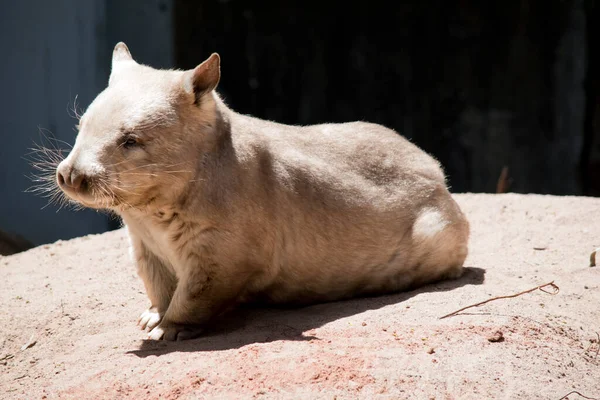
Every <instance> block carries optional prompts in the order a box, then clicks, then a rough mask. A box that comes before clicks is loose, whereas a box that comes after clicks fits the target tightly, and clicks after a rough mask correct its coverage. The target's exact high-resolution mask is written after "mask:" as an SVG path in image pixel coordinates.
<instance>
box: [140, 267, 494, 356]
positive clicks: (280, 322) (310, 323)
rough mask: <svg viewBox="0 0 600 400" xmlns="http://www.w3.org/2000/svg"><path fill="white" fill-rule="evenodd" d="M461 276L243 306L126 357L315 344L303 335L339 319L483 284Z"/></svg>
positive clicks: (474, 276)
mask: <svg viewBox="0 0 600 400" xmlns="http://www.w3.org/2000/svg"><path fill="white" fill-rule="evenodd" d="M465 270H466V271H465V273H464V274H463V276H462V277H461V278H459V279H456V280H451V281H443V282H439V283H435V284H431V285H427V286H424V287H421V288H419V289H416V290H413V291H410V292H402V293H397V294H392V295H385V296H378V297H368V298H357V299H352V300H346V301H339V302H332V303H324V304H317V305H312V306H307V307H302V308H260V307H256V306H243V307H240V308H239V309H237V310H234V311H232V312H230V313H228V314H226V315H224V316H222V317H220V318H218V319H216V320H215V321H214V322H213V323H212V324H211V327H209V328H207V330H206V331H205V333H204V335H203V336H202V337H200V338H198V339H193V340H186V341H180V342H164V341H159V342H157V341H153V340H146V341H144V342H142V345H141V346H140V348H139V349H137V350H131V351H129V352H128V354H134V355H136V356H138V357H142V358H144V357H148V356H160V355H163V354H168V353H172V352H200V351H218V350H229V349H236V348H240V347H243V346H246V345H248V344H253V343H268V342H273V341H277V340H292V341H305V340H313V339H316V340H318V339H319V338H318V337H315V336H310V335H305V334H304V332H306V331H310V330H311V329H314V328H318V327H320V326H323V325H325V324H327V323H329V322H332V321H335V320H338V319H340V318H344V317H348V316H351V315H355V314H360V313H362V312H365V311H368V310H377V309H379V308H382V307H385V306H387V305H391V304H397V303H401V302H403V301H405V300H407V299H410V298H411V297H414V296H418V295H420V294H422V293H428V292H446V291H450V290H453V289H456V288H459V287H462V286H465V285H480V284H482V283H483V282H484V278H485V270H484V269H481V268H475V267H468V268H465Z"/></svg>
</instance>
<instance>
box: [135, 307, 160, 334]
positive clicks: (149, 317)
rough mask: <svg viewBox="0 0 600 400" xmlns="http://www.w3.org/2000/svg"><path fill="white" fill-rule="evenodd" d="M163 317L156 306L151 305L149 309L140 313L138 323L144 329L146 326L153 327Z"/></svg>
mask: <svg viewBox="0 0 600 400" xmlns="http://www.w3.org/2000/svg"><path fill="white" fill-rule="evenodd" d="M161 319H162V316H161V315H160V314H159V312H158V310H157V309H156V307H150V308H149V309H147V310H146V311H144V312H143V313H142V315H140V317H139V318H138V322H137V323H138V325H139V326H140V328H141V329H142V330H143V329H146V328H148V329H152V328H154V327H155V326H156V325H158V323H159V322H160V320H161Z"/></svg>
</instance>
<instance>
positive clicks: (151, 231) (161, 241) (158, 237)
mask: <svg viewBox="0 0 600 400" xmlns="http://www.w3.org/2000/svg"><path fill="white" fill-rule="evenodd" d="M164 218H165V217H164V213H163V214H161V215H160V216H152V215H150V216H149V215H144V214H142V213H128V214H127V215H123V221H124V222H125V225H126V226H127V230H128V232H129V235H130V237H131V240H132V241H133V242H135V241H136V240H139V241H141V242H142V243H143V245H144V246H145V247H146V249H147V250H148V251H150V252H151V253H153V254H154V255H155V256H156V257H158V258H159V259H161V261H163V263H164V264H165V265H167V266H168V267H170V268H172V269H173V272H175V273H176V274H177V270H178V266H179V265H180V263H181V254H179V253H178V251H177V250H176V247H175V246H174V244H173V241H172V238H171V236H172V232H171V229H170V226H169V225H168V224H164V222H163V221H164Z"/></svg>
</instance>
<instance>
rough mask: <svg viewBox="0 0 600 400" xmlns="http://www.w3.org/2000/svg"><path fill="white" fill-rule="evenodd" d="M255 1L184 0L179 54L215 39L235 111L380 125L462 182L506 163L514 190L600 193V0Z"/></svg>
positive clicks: (489, 188)
mask: <svg viewBox="0 0 600 400" xmlns="http://www.w3.org/2000/svg"><path fill="white" fill-rule="evenodd" d="M251 4H252V2H243V1H225V2H198V1H186V0H177V1H175V22H176V23H175V33H176V34H175V61H176V64H177V66H178V67H181V68H192V67H193V66H195V65H196V64H197V63H198V62H199V60H201V58H202V57H206V55H207V54H209V52H211V51H218V52H219V53H220V54H221V56H222V81H221V82H222V83H221V85H220V91H221V92H222V93H223V94H224V95H225V98H226V101H228V103H229V104H230V105H231V106H233V107H234V108H235V109H237V110H238V111H241V112H244V113H250V114H253V115H256V116H259V117H261V118H266V119H271V120H277V121H282V122H285V123H289V124H312V123H319V122H329V121H334V122H342V121H350V120H357V119H360V120H366V121H372V122H378V123H381V124H384V125H386V126H388V127H391V128H394V129H396V130H397V131H398V132H400V133H402V134H403V135H405V136H407V137H409V138H411V139H412V140H413V141H414V142H415V143H417V144H418V145H419V146H421V147H422V148H423V149H425V150H426V151H428V152H430V153H432V154H433V155H435V156H436V157H437V158H438V159H439V160H440V161H441V162H442V164H443V165H444V166H445V169H446V172H447V174H448V175H449V182H450V184H451V186H452V190H454V191H458V192H465V191H472V192H493V191H495V190H496V185H497V181H498V178H499V175H500V172H501V170H502V168H503V167H504V166H506V167H508V171H509V175H510V177H511V179H512V182H511V183H512V185H511V186H510V190H512V191H515V192H523V193H530V192H533V193H549V194H586V195H598V194H600V186H599V181H598V179H594V178H597V176H598V172H599V168H598V151H599V146H600V136H599V135H598V129H597V124H596V125H595V124H593V121H594V119H595V118H597V115H598V112H597V104H598V101H597V98H598V90H597V88H598V71H599V70H598V67H597V60H596V59H597V53H598V51H599V50H600V47H599V46H598V45H597V44H598V43H597V42H594V40H597V39H595V38H596V37H597V36H598V35H597V34H598V32H594V30H597V27H596V26H597V25H598V22H600V21H597V19H596V18H597V15H598V10H597V8H598V7H597V6H596V4H595V2H592V1H587V2H585V1H547V0H546V1H544V0H539V1H527V0H523V1H491V2H482V1H469V0H443V1H442V0H440V1H422V0H421V1H400V2H387V1H385V2H384V1H366V2H365V1H360V2H358V1H356V2H352V1H350V2H327V1H272V0H268V1H262V2H260V4H261V7H260V8H258V7H252V5H251ZM594 21H596V24H594ZM595 25H596V26H595ZM592 145H593V146H595V149H593V148H592V147H593V146H592ZM594 150H595V157H594V158H593V159H592V152H593V151H594Z"/></svg>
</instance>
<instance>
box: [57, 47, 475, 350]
mask: <svg viewBox="0 0 600 400" xmlns="http://www.w3.org/2000/svg"><path fill="white" fill-rule="evenodd" d="M218 64H219V59H218V56H216V55H213V56H211V58H209V59H208V60H207V61H205V62H204V63H203V64H201V65H199V66H198V67H197V68H196V69H194V70H191V71H186V72H182V71H159V70H153V69H151V68H149V67H146V66H142V65H139V64H137V63H135V61H133V60H132V59H131V56H130V54H129V51H128V50H127V48H126V47H125V46H124V45H123V44H119V45H117V47H116V48H115V55H114V58H113V72H112V75H111V81H110V84H109V87H108V88H107V89H106V90H105V91H104V92H103V93H102V94H100V95H99V96H98V98H97V99H96V100H95V101H94V103H93V104H92V105H91V106H90V107H89V109H88V111H87V112H86V113H85V114H84V116H83V117H82V121H81V133H80V134H79V136H78V138H77V142H76V145H75V147H74V149H73V152H72V153H71V154H70V155H69V157H68V158H67V159H66V160H65V161H63V163H61V166H60V167H59V169H58V175H57V176H58V182H59V184H60V185H61V188H63V190H64V191H65V192H66V193H67V194H68V195H69V196H70V197H72V198H73V199H74V200H76V201H78V202H80V203H82V204H84V205H87V206H90V207H95V208H109V209H112V210H115V211H116V212H117V213H119V214H120V215H121V217H122V218H123V221H124V222H125V224H126V226H127V229H128V232H129V236H130V239H131V243H132V250H133V254H134V257H135V260H136V262H137V265H138V272H139V274H140V276H141V277H142V279H143V280H144V283H145V286H146V290H147V293H148V296H149V298H150V301H151V307H150V309H149V310H148V311H146V312H145V313H144V314H143V315H142V317H141V318H140V323H141V325H142V327H143V328H146V327H148V328H149V329H151V332H150V334H149V336H150V337H151V338H154V339H161V338H165V339H171V340H172V339H176V338H179V339H184V338H188V337H193V336H195V335H196V334H198V332H199V331H200V329H201V326H202V324H205V323H206V322H208V321H209V319H210V318H211V317H213V316H214V315H216V314H217V313H219V312H221V311H223V310H225V309H226V308H228V307H229V306H231V305H234V304H235V303H237V302H239V301H245V300H250V299H260V300H267V301H272V302H279V303H281V302H285V303H300V304H305V303H310V302H318V301H329V300H335V299H341V298H347V297H351V296H355V295H360V294H376V293H385V292H391V291H398V290H404V289H408V288H413V287H416V286H419V285H423V284H425V283H428V282H432V281H436V280H440V279H444V278H455V277H458V276H460V274H461V272H462V264H463V262H464V260H465V257H466V255H467V241H468V236H469V227H468V223H467V221H466V219H465V217H464V215H463V214H462V212H461V211H460V209H459V207H458V206H457V204H456V203H455V202H454V200H453V199H452V197H451V196H450V194H449V192H448V190H447V188H446V184H445V179H444V175H443V173H442V170H441V168H440V166H439V164H438V163H437V162H436V161H435V160H434V159H433V158H432V157H430V156H429V155H427V154H426V153H424V152H423V151H422V150H420V149H418V148H417V147H416V146H414V145H413V144H411V143H409V142H408V141H407V140H405V139H404V138H402V137H401V136H400V135H398V134H397V133H396V132H394V131H392V130H390V129H387V128H384V127H382V126H379V125H375V124H369V123H362V122H354V123H347V124H323V125H315V126H306V127H296V126H287V125H281V124H277V123H273V122H268V121H262V120H259V119H256V118H252V117H248V116H243V115H240V114H237V113H235V112H234V111H232V110H230V109H229V108H228V107H227V106H226V105H225V104H224V103H223V102H222V101H221V100H220V98H219V97H218V95H217V94H216V93H215V92H214V88H215V87H216V85H217V83H218V80H219V65H218Z"/></svg>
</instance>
